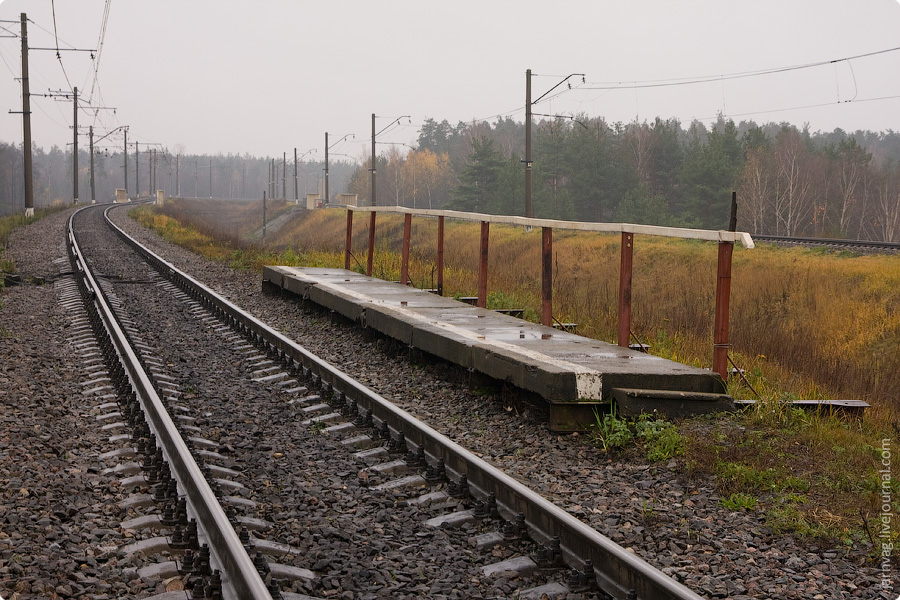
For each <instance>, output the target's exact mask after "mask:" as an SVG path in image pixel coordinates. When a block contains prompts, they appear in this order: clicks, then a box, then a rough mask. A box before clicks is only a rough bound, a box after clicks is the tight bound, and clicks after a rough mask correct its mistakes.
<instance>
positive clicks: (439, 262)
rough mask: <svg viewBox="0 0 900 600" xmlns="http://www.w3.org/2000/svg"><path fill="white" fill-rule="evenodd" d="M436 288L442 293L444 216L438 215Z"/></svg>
mask: <svg viewBox="0 0 900 600" xmlns="http://www.w3.org/2000/svg"><path fill="white" fill-rule="evenodd" d="M437 290H438V296H443V295H444V217H443V216H440V217H438V251H437Z"/></svg>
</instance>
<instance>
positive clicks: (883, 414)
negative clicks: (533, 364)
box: [138, 209, 900, 545]
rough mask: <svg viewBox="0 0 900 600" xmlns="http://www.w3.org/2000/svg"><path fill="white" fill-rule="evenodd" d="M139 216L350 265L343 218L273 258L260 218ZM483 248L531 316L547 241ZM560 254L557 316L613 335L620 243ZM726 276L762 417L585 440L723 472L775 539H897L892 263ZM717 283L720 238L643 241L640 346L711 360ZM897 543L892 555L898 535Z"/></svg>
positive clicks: (386, 255) (795, 257)
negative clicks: (888, 507) (857, 410)
mask: <svg viewBox="0 0 900 600" xmlns="http://www.w3.org/2000/svg"><path fill="white" fill-rule="evenodd" d="M168 210H169V212H170V213H171V214H179V211H180V215H181V217H182V218H184V217H185V216H186V214H187V213H186V211H184V210H183V209H168ZM366 217H367V215H366ZM138 218H139V220H141V221H142V222H144V223H145V224H152V225H153V226H154V227H156V228H157V229H158V230H160V231H161V232H162V233H163V234H164V235H165V236H166V237H167V238H168V239H169V240H170V241H173V242H176V243H180V244H183V245H185V246H187V247H189V248H191V249H193V250H195V251H197V252H199V253H201V254H203V255H205V256H207V257H209V258H213V259H216V260H221V261H225V262H228V263H229V264H231V265H232V266H234V267H237V268H261V265H263V264H285V265H308V266H332V267H338V266H343V254H342V252H343V245H344V239H345V227H346V213H345V212H344V211H338V210H336V211H329V210H325V211H315V212H311V213H310V212H303V213H300V216H299V217H298V218H297V219H295V220H294V221H292V222H291V223H289V224H287V225H285V226H284V227H282V228H281V229H279V230H278V231H277V232H273V233H272V234H271V235H270V236H268V238H267V242H266V245H265V246H251V245H249V244H247V243H246V242H245V241H243V238H242V237H241V235H242V233H241V231H243V232H246V231H249V230H251V229H253V228H254V227H258V223H250V221H252V219H251V220H249V221H246V222H245V224H244V225H235V229H234V230H232V231H231V232H230V235H229V236H228V240H227V241H225V242H222V241H214V240H213V237H212V236H213V235H216V234H215V233H214V231H213V230H212V229H211V228H210V227H209V226H208V225H204V224H202V223H203V219H202V215H196V216H195V217H193V218H188V219H187V221H188V222H189V223H193V226H189V227H183V226H181V225H179V224H177V223H175V222H174V220H172V219H171V218H170V217H166V216H163V215H160V214H158V213H153V212H151V211H150V210H149V209H140V210H139V211H138ZM239 220H240V219H237V218H235V222H236V223H237V222H238V221H239ZM402 224H403V219H402V217H400V216H387V215H384V216H382V215H380V216H379V217H378V221H377V240H378V241H377V245H376V252H375V262H374V272H373V275H375V276H376V277H379V278H383V279H388V280H396V279H398V278H399V272H400V258H399V250H400V239H401V232H402ZM200 229H202V230H205V231H206V233H205V234H203V233H200V232H199V231H198V230H200ZM436 230H437V224H436V222H433V221H431V220H425V219H418V220H416V221H414V227H413V237H412V243H411V249H410V256H411V264H410V277H411V279H412V281H413V283H414V284H415V285H416V286H417V287H427V288H432V287H435V284H436V273H435V264H436V247H435V240H436ZM216 237H219V238H220V236H218V235H216ZM367 238H368V218H361V215H356V219H355V220H354V226H353V248H354V251H353V254H354V257H353V260H352V261H351V263H352V265H353V268H356V269H357V270H359V271H362V270H363V266H364V265H365V252H366V244H367ZM220 239H221V238H220ZM478 239H479V230H478V225H477V224H475V223H461V222H449V221H448V222H447V224H446V230H445V256H446V266H445V274H444V285H445V293H446V294H448V295H465V296H469V295H474V293H475V290H476V285H477V264H478V263H477V259H478ZM490 244H491V248H490V278H489V289H491V290H494V291H493V292H492V293H491V294H490V295H489V298H488V303H489V306H490V307H493V308H524V309H526V317H527V318H531V319H532V320H537V315H538V314H539V313H538V310H539V307H540V297H539V290H540V272H539V265H540V232H538V231H532V232H525V231H524V230H523V229H521V228H508V227H492V229H491V240H490ZM553 248H554V313H555V317H556V318H558V319H559V320H560V321H563V322H566V321H568V322H576V323H578V331H579V333H581V334H583V335H587V336H591V337H596V338H599V339H604V340H607V341H614V340H615V335H616V333H615V332H616V303H617V300H616V299H617V286H618V265H619V237H618V236H610V235H606V236H605V235H596V234H591V235H588V234H576V233H570V232H562V231H556V232H554V247H553ZM733 265H734V266H733V280H732V307H731V333H732V342H733V345H734V347H733V351H732V353H731V357H732V358H733V359H734V361H735V362H736V363H737V364H738V366H740V367H741V368H743V369H745V374H746V378H747V381H748V382H749V384H750V386H752V391H751V388H750V387H748V386H747V385H745V384H744V382H742V381H741V380H740V379H739V378H732V379H731V380H730V382H729V391H730V392H731V393H732V394H733V395H734V396H735V397H737V398H752V399H757V400H759V402H758V404H757V406H756V407H755V408H754V409H751V410H747V411H745V412H743V413H740V414H734V415H718V416H715V417H711V418H710V417H705V418H696V419H689V420H686V421H684V422H682V423H679V424H678V428H677V431H673V428H672V427H667V426H665V425H664V424H661V423H658V422H656V421H655V420H654V421H645V422H638V423H625V422H622V421H620V420H616V419H612V420H610V419H607V422H606V423H604V422H602V420H601V422H600V423H598V427H597V431H596V432H595V435H594V436H592V438H593V439H594V440H595V441H597V443H599V444H600V445H601V446H603V447H605V448H606V449H607V450H609V451H610V452H614V451H615V450H616V448H617V447H618V446H619V444H618V443H617V442H616V440H624V443H628V442H629V441H632V440H637V441H638V442H639V443H640V444H641V445H642V447H644V448H646V451H647V454H648V456H649V457H650V458H651V459H656V460H659V459H665V458H668V457H671V456H673V455H680V456H681V458H682V460H683V464H684V465H685V467H686V471H687V472H688V473H689V474H690V475H692V476H702V475H711V476H713V477H714V480H715V482H716V486H717V488H718V491H719V493H720V494H721V496H722V503H723V504H724V505H725V506H727V507H729V508H732V509H735V510H741V509H746V510H755V511H759V512H761V513H762V514H764V515H765V517H766V519H767V522H768V523H769V524H770V526H772V527H773V528H774V529H775V530H776V531H793V532H797V533H798V534H801V535H808V536H814V537H817V538H821V539H822V540H834V539H839V540H842V541H843V542H845V543H847V544H864V545H865V544H870V543H871V544H873V545H877V544H878V543H881V542H884V541H887V539H888V538H882V537H879V534H880V532H881V528H880V527H879V524H880V518H881V511H882V508H881V507H882V503H881V499H882V493H883V492H884V491H887V492H889V493H890V496H891V498H890V501H891V502H892V503H893V507H892V510H893V514H895V515H896V514H900V485H898V479H896V478H895V479H892V480H890V481H887V482H883V480H882V477H881V473H880V471H881V470H883V469H884V466H883V465H882V457H883V456H884V454H883V448H884V445H883V440H888V443H890V442H891V441H892V440H894V439H895V437H896V436H895V434H896V431H897V428H898V425H897V418H898V415H900V399H898V397H897V391H898V390H900V257H898V256H857V255H851V254H844V253H842V254H835V253H826V252H819V251H810V250H804V249H799V248H793V249H783V248H777V247H773V246H767V245H764V246H761V247H759V248H757V249H754V250H744V249H742V248H739V247H737V248H735V253H734V263H733ZM715 276H716V245H715V244H711V243H704V242H695V241H684V240H670V239H663V238H652V237H648V236H639V237H637V239H636V240H635V250H634V280H633V286H634V293H633V298H634V300H633V315H632V317H633V318H632V329H633V331H634V333H635V335H636V337H637V338H638V339H639V340H640V341H642V342H645V343H649V344H650V345H651V352H652V353H654V354H657V355H660V356H663V357H665V358H669V359H673V360H678V361H680V362H683V363H687V364H692V365H695V366H703V367H708V366H710V363H711V358H712V356H711V355H712V349H711V346H712V344H711V340H712V322H713V311H714V297H715ZM757 394H758V396H757ZM794 398H862V399H865V400H868V401H869V402H870V403H872V405H873V408H872V409H870V410H869V411H867V413H866V414H865V415H864V417H863V418H862V419H850V418H840V417H837V416H830V415H821V414H815V413H812V414H810V413H807V412H803V411H801V410H799V409H794V408H791V407H790V406H789V405H786V404H785V403H784V401H786V400H791V399H794ZM604 440H605V441H604ZM610 440H612V441H613V442H612V443H611V442H610ZM890 536H891V537H890V539H892V540H893V541H894V542H895V543H896V541H897V536H898V528H897V527H892V529H891V531H890Z"/></svg>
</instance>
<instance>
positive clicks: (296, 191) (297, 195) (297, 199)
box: [294, 148, 327, 203]
mask: <svg viewBox="0 0 900 600" xmlns="http://www.w3.org/2000/svg"><path fill="white" fill-rule="evenodd" d="M326 168H327V167H326ZM294 202H297V203H299V202H300V190H299V189H298V187H297V149H296V148H294Z"/></svg>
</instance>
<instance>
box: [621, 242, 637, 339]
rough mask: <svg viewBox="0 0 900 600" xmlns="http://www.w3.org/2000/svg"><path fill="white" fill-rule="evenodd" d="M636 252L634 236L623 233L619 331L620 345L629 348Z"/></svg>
mask: <svg viewBox="0 0 900 600" xmlns="http://www.w3.org/2000/svg"><path fill="white" fill-rule="evenodd" d="M633 252H634V234H633V233H628V232H625V231H623V232H622V250H621V251H620V252H619V256H620V263H619V330H618V343H619V345H620V346H622V347H623V348H627V347H628V345H629V343H630V341H631V264H632V256H633Z"/></svg>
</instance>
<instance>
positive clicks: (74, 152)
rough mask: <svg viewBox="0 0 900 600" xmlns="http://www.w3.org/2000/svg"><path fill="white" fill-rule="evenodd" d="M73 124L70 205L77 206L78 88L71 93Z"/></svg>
mask: <svg viewBox="0 0 900 600" xmlns="http://www.w3.org/2000/svg"><path fill="white" fill-rule="evenodd" d="M72 99H73V100H74V102H73V107H74V110H73V114H74V123H73V127H72V131H73V135H72V139H73V141H72V204H78V88H75V89H74V90H73V93H72Z"/></svg>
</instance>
